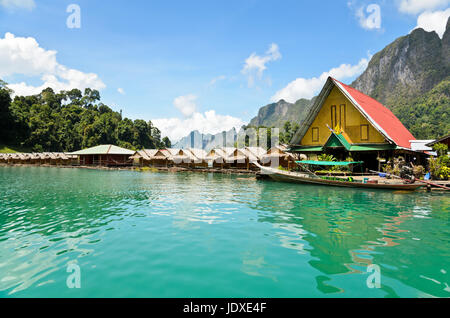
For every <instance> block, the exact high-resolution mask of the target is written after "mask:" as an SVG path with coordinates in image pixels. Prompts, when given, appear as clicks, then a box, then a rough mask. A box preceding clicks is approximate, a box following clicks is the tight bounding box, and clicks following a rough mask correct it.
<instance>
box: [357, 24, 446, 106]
mask: <svg viewBox="0 0 450 318" xmlns="http://www.w3.org/2000/svg"><path fill="white" fill-rule="evenodd" d="M449 26H450V21H449V23H447V31H446V33H445V34H444V37H443V39H442V40H441V39H440V38H439V36H438V35H437V34H436V32H427V31H424V30H423V29H416V30H414V31H412V32H411V33H410V34H408V35H406V36H403V37H400V38H398V39H397V40H395V41H394V42H393V43H391V44H389V45H388V46H387V47H385V48H384V49H383V50H382V51H380V52H378V53H377V54H375V55H374V56H373V57H372V59H371V61H370V63H369V66H368V67H367V69H366V70H365V71H364V73H363V74H361V76H359V77H358V78H357V79H356V80H355V81H354V82H353V83H352V86H353V87H355V88H356V89H358V90H360V91H361V92H363V93H365V94H367V95H370V96H371V97H373V98H375V99H377V100H378V101H380V102H381V103H383V104H385V105H386V106H387V107H390V108H391V109H395V108H396V107H397V106H399V103H401V100H402V99H403V100H405V99H406V100H409V101H410V100H412V99H414V98H416V97H418V96H420V95H422V94H424V93H426V92H428V91H430V90H431V89H432V88H433V87H435V86H436V85H437V84H439V83H440V82H441V81H442V80H443V79H445V78H446V77H447V76H448V74H449V72H450V63H449V62H450V53H449V49H450V30H449V28H448V27H449Z"/></svg>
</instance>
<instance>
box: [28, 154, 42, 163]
mask: <svg viewBox="0 0 450 318" xmlns="http://www.w3.org/2000/svg"><path fill="white" fill-rule="evenodd" d="M30 163H31V164H41V157H40V156H39V154H37V153H30Z"/></svg>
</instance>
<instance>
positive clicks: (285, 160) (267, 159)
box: [261, 146, 296, 169]
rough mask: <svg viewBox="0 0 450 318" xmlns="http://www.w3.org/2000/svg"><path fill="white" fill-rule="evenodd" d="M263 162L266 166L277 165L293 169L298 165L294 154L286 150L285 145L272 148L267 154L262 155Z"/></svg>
mask: <svg viewBox="0 0 450 318" xmlns="http://www.w3.org/2000/svg"><path fill="white" fill-rule="evenodd" d="M261 163H262V164H263V165H264V166H271V165H276V166H277V167H278V166H282V167H283V168H287V169H291V168H292V167H294V166H295V165H296V163H295V157H294V155H293V154H291V153H289V152H287V151H286V148H285V147H283V146H275V147H272V148H270V149H269V150H268V151H267V153H266V154H265V155H263V156H262V157H261Z"/></svg>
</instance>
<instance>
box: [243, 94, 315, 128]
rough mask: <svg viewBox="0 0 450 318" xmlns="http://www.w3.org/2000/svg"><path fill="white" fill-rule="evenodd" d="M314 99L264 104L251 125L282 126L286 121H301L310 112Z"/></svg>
mask: <svg viewBox="0 0 450 318" xmlns="http://www.w3.org/2000/svg"><path fill="white" fill-rule="evenodd" d="M311 102H312V100H309V99H299V100H298V101H296V102H295V103H289V102H286V101H285V100H283V99H282V100H280V101H278V102H277V103H272V104H269V105H266V106H263V107H261V108H260V109H259V111H258V115H257V116H256V117H254V118H253V119H252V120H251V121H250V123H249V126H255V127H260V126H266V127H278V128H282V127H283V125H284V123H285V122H286V121H292V122H296V123H299V124H300V123H301V122H302V120H303V119H304V117H305V116H306V114H307V113H308V110H309V106H310V105H311Z"/></svg>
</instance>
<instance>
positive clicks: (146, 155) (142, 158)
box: [130, 149, 170, 167]
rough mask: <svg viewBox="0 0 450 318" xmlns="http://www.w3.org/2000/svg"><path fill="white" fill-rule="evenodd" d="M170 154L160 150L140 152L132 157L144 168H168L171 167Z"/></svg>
mask: <svg viewBox="0 0 450 318" xmlns="http://www.w3.org/2000/svg"><path fill="white" fill-rule="evenodd" d="M169 156H170V155H169V154H168V153H167V152H166V151H163V150H158V149H143V150H139V151H138V152H136V154H134V155H133V156H131V157H130V159H134V160H135V162H136V164H138V165H140V166H141V167H142V166H154V167H167V166H168V165H169Z"/></svg>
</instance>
